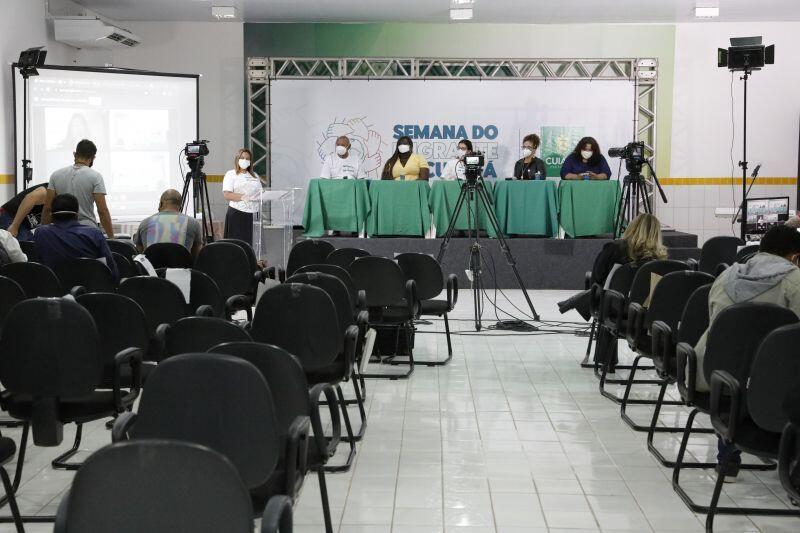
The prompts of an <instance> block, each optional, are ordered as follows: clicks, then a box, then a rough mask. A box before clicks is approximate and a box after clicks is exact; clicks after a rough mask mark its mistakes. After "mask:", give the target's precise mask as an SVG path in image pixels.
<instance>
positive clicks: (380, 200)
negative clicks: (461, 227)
mask: <svg viewBox="0 0 800 533" xmlns="http://www.w3.org/2000/svg"><path fill="white" fill-rule="evenodd" d="M429 192H430V187H429V186H428V182H427V181H417V180H415V181H389V180H386V181H383V180H380V181H371V182H370V184H369V198H370V201H371V202H372V210H371V211H370V214H369V217H368V218H367V235H369V236H370V237H374V236H381V235H417V236H420V237H424V236H425V234H426V233H428V230H429V229H430V227H431V212H430V207H429V206H428V194H429Z"/></svg>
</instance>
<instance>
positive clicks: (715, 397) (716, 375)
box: [706, 324, 800, 531]
mask: <svg viewBox="0 0 800 533" xmlns="http://www.w3.org/2000/svg"><path fill="white" fill-rule="evenodd" d="M798 345H800V324H792V325H790V326H783V327H781V328H778V329H776V330H774V331H772V333H769V334H768V335H767V336H766V337H765V338H764V340H763V341H762V342H761V345H760V346H759V347H758V350H757V351H756V352H755V357H752V355H753V354H751V353H747V352H731V353H727V354H725V355H724V358H725V360H724V362H725V365H726V366H727V370H723V369H720V368H717V369H715V370H714V371H713V372H712V373H711V405H710V407H711V409H710V412H709V414H710V416H711V424H712V425H713V426H714V429H715V430H717V433H718V434H719V435H720V436H721V437H722V439H723V440H724V441H725V442H726V443H727V444H730V445H733V446H735V447H736V448H737V449H739V450H741V451H743V452H746V453H749V454H751V455H756V456H758V457H759V458H769V459H774V460H777V459H778V458H779V456H780V441H781V433H782V432H783V429H784V427H785V426H786V424H787V423H788V422H789V420H788V417H787V416H786V414H785V413H784V411H783V410H782V409H781V407H782V405H783V402H784V398H786V396H787V395H788V393H789V392H791V391H792V390H794V387H796V386H797V377H798V376H800V358H798V357H797V347H798ZM737 373H738V375H736V374H737ZM726 466H727V462H723V464H722V465H720V469H721V470H722V471H723V472H724V471H725V468H726ZM724 478H725V476H724V475H722V474H720V473H717V483H716V485H715V487H714V494H713V496H712V497H711V504H710V505H709V510H708V516H707V517H706V531H712V530H713V524H714V515H715V514H717V513H722V514H747V515H773V516H800V509H786V508H781V509H764V508H761V507H759V508H754V507H749V508H748V507H733V508H731V507H718V504H719V496H720V492H721V491H722V483H723V481H724Z"/></svg>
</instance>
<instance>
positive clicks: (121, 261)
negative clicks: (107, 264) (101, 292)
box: [111, 252, 139, 279]
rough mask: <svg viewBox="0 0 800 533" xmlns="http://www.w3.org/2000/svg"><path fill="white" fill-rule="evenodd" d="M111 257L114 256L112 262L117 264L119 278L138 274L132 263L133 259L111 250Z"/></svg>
mask: <svg viewBox="0 0 800 533" xmlns="http://www.w3.org/2000/svg"><path fill="white" fill-rule="evenodd" d="M111 257H113V258H114V263H115V264H116V265H117V272H119V279H125V278H132V277H133V276H138V275H139V271H138V270H137V269H136V267H135V266H134V265H133V260H132V259H128V258H127V257H125V256H124V255H122V254H120V253H117V252H111Z"/></svg>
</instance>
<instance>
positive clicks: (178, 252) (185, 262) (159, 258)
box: [144, 242, 194, 269]
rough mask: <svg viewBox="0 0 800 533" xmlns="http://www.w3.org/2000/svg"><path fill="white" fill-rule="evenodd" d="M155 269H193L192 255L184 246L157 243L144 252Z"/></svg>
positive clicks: (172, 243) (171, 243)
mask: <svg viewBox="0 0 800 533" xmlns="http://www.w3.org/2000/svg"><path fill="white" fill-rule="evenodd" d="M144 255H146V256H147V259H149V260H150V262H151V263H152V264H153V268H156V269H158V268H192V265H193V264H194V259H193V258H192V253H191V252H190V251H189V250H188V249H186V247H185V246H183V245H182V244H177V243H174V242H157V243H155V244H151V245H150V246H148V247H147V248H145V250H144Z"/></svg>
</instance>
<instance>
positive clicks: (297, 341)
mask: <svg viewBox="0 0 800 533" xmlns="http://www.w3.org/2000/svg"><path fill="white" fill-rule="evenodd" d="M342 334H343V332H342V331H340V330H339V319H338V317H337V315H336V307H335V306H334V304H333V300H331V297H330V296H328V293H327V292H325V291H324V290H322V289H320V288H319V287H313V286H311V285H306V284H302V283H283V284H281V285H278V286H275V287H272V288H270V289H268V290H266V291H265V292H264V294H263V295H262V296H261V299H260V300H259V301H258V305H257V306H256V311H255V314H254V316H253V324H252V326H251V328H250V336H251V337H253V340H254V341H257V342H264V343H267V344H273V345H275V346H279V347H280V348H283V349H284V350H286V351H287V352H289V353H291V354H293V355H295V356H296V357H297V358H298V359H299V360H300V362H301V363H302V365H303V368H304V369H305V370H306V371H310V370H314V369H319V368H325V367H327V366H329V365H330V364H331V363H332V362H333V361H334V359H336V356H337V355H338V353H339V347H340V345H341V343H340V338H341V337H342Z"/></svg>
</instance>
